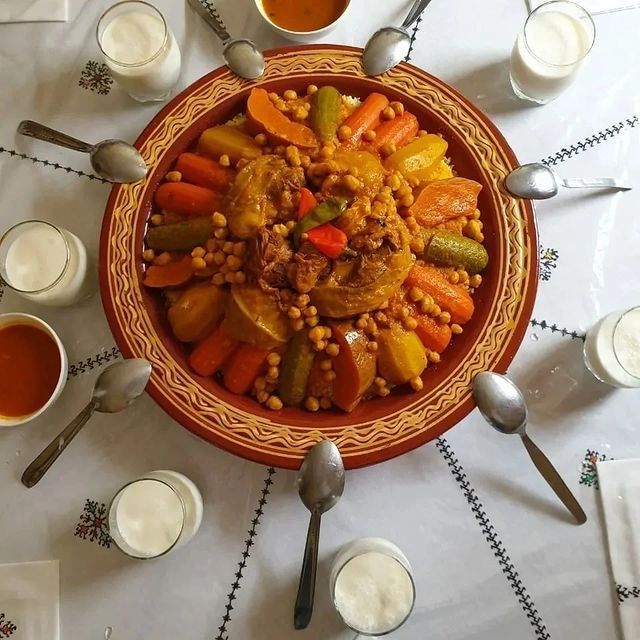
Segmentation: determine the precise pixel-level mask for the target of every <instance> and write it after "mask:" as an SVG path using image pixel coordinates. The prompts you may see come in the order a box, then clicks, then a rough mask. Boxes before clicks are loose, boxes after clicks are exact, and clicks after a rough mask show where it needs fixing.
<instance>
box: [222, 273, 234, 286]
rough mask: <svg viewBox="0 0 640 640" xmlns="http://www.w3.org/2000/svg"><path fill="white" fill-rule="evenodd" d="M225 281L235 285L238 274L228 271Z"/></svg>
mask: <svg viewBox="0 0 640 640" xmlns="http://www.w3.org/2000/svg"><path fill="white" fill-rule="evenodd" d="M224 281H225V282H228V283H229V284H233V283H234V282H235V281H236V274H235V273H234V272H233V271H228V272H227V273H225V274H224Z"/></svg>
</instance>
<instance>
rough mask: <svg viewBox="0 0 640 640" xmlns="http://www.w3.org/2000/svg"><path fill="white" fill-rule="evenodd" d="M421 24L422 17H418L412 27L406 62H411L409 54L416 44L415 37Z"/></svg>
mask: <svg viewBox="0 0 640 640" xmlns="http://www.w3.org/2000/svg"><path fill="white" fill-rule="evenodd" d="M421 22H422V15H420V16H418V19H417V20H416V23H415V24H414V25H413V31H412V32H411V42H409V51H407V57H406V58H405V60H406V61H407V62H409V61H410V60H411V54H412V53H413V45H414V44H415V42H416V36H417V35H418V29H419V28H420V23H421Z"/></svg>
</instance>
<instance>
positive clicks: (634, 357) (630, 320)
mask: <svg viewBox="0 0 640 640" xmlns="http://www.w3.org/2000/svg"><path fill="white" fill-rule="evenodd" d="M584 357H585V362H586V365H587V367H588V368H589V370H590V371H591V373H593V375H594V376H596V378H598V379H599V380H601V381H602V382H606V383H607V384H610V385H612V386H615V387H628V388H633V387H640V307H639V308H635V309H631V310H629V311H627V312H614V313H610V314H609V315H607V316H605V317H604V318H602V319H601V320H599V321H598V322H597V323H596V324H595V325H594V326H593V327H591V329H589V331H588V333H587V336H586V339H585V344H584Z"/></svg>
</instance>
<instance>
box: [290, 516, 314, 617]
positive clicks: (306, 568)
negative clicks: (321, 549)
mask: <svg viewBox="0 0 640 640" xmlns="http://www.w3.org/2000/svg"><path fill="white" fill-rule="evenodd" d="M319 539H320V512H319V511H318V510H315V511H312V512H311V519H310V520H309V529H308V531H307V544H306V545H305V547H304V557H303V559H302V571H301V572H300V583H299V584H298V596H297V597H296V605H295V608H294V611H293V626H294V627H295V628H296V629H306V628H307V625H308V624H309V622H311V614H312V613H313V598H314V594H315V591H316V569H317V568H318V541H319Z"/></svg>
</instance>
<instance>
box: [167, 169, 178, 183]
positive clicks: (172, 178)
mask: <svg viewBox="0 0 640 640" xmlns="http://www.w3.org/2000/svg"><path fill="white" fill-rule="evenodd" d="M164 179H165V180H166V181H167V182H180V181H181V180H182V174H181V173H180V172H179V171H169V173H167V175H166V176H165V177H164Z"/></svg>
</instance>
